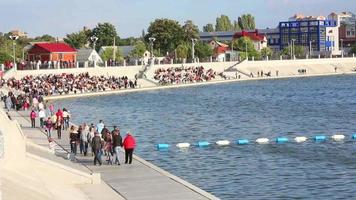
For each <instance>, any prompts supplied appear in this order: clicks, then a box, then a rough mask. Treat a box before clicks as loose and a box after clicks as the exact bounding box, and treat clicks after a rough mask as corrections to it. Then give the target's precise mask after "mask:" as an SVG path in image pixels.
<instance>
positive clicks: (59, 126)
mask: <svg viewBox="0 0 356 200" xmlns="http://www.w3.org/2000/svg"><path fill="white" fill-rule="evenodd" d="M62 121H63V118H62V117H61V116H57V121H56V129H57V136H58V139H61V137H62V124H63V122H62Z"/></svg>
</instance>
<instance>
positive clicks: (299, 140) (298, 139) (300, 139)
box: [294, 136, 308, 143]
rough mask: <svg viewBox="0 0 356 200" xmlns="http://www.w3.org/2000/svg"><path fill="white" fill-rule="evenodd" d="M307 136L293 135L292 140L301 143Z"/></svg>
mask: <svg viewBox="0 0 356 200" xmlns="http://www.w3.org/2000/svg"><path fill="white" fill-rule="evenodd" d="M307 139H308V138H307V137H304V136H302V137H295V138H294V141H295V142H297V143H302V142H305V141H307Z"/></svg>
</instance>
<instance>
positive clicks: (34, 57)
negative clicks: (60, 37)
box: [27, 43, 77, 62]
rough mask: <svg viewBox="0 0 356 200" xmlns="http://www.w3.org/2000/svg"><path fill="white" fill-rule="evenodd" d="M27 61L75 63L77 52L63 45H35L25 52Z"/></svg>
mask: <svg viewBox="0 0 356 200" xmlns="http://www.w3.org/2000/svg"><path fill="white" fill-rule="evenodd" d="M27 59H28V61H35V62H37V61H41V62H46V61H66V62H76V60H77V50H76V49H74V48H72V47H71V46H69V45H68V44H65V43H35V44H34V45H33V46H32V47H31V48H30V49H29V50H28V52H27Z"/></svg>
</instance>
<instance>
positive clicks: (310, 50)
mask: <svg viewBox="0 0 356 200" xmlns="http://www.w3.org/2000/svg"><path fill="white" fill-rule="evenodd" d="M312 42H314V40H310V41H309V57H310V58H311V56H312V51H313V49H312Z"/></svg>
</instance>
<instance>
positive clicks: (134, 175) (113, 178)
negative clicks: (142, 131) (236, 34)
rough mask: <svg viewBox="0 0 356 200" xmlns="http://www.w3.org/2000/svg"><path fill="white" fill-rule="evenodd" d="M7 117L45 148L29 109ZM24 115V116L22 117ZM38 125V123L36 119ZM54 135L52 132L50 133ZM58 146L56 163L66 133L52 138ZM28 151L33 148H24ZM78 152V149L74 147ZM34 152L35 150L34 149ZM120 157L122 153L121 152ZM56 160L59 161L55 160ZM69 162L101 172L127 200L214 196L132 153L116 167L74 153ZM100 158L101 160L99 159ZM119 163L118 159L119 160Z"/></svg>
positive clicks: (66, 142)
mask: <svg viewBox="0 0 356 200" xmlns="http://www.w3.org/2000/svg"><path fill="white" fill-rule="evenodd" d="M10 116H11V117H12V118H13V119H16V120H17V121H18V122H19V123H20V124H21V125H22V129H23V132H24V134H25V135H26V136H27V138H28V139H30V140H32V141H33V142H34V143H36V144H39V145H41V146H43V147H46V148H48V142H47V137H46V134H45V132H44V131H43V130H41V129H40V128H30V120H29V117H28V116H29V112H28V111H26V112H25V111H20V112H14V111H11V112H10ZM24 116H25V117H24ZM36 125H37V126H38V125H39V122H36ZM52 136H54V138H56V137H55V136H56V134H52ZM56 143H57V144H58V146H57V147H56V148H55V153H56V155H57V156H58V157H57V158H52V159H53V161H57V162H59V161H60V160H64V159H66V158H67V155H68V152H69V151H70V145H69V135H68V133H67V132H63V133H62V139H61V140H56ZM28 150H29V151H34V150H31V149H28ZM78 151H79V149H78ZM37 153H38V152H37ZM89 154H90V153H89ZM121 158H123V154H122V155H121ZM58 159H59V160H58ZM71 159H72V160H73V163H71V164H69V165H70V167H73V168H75V169H79V170H82V171H84V172H94V173H101V178H102V180H104V182H105V183H106V184H108V185H109V186H110V187H111V188H112V189H113V190H114V191H116V192H117V193H118V194H120V195H121V196H122V197H123V198H124V199H128V200H141V199H142V200H143V199H145V200H150V199H152V200H167V199H170V200H171V199H172V200H200V199H217V198H216V197H214V196H213V195H211V194H209V193H207V192H205V191H203V190H201V189H199V188H197V187H195V186H193V185H191V184H189V183H187V182H185V181H184V180H181V179H180V178H178V177H176V176H174V175H171V174H169V173H168V172H166V171H164V170H162V169H160V168H158V167H156V166H154V165H152V164H151V163H148V162H146V161H144V160H143V159H141V158H139V157H137V156H135V157H134V160H133V164H131V165H125V164H122V165H120V166H117V165H108V164H106V163H105V162H104V164H103V165H102V166H94V165H93V157H91V156H87V157H84V156H76V157H75V158H71ZM103 160H105V159H104V158H103ZM121 163H123V162H122V160H121Z"/></svg>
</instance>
